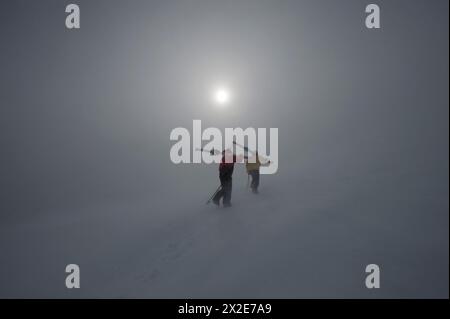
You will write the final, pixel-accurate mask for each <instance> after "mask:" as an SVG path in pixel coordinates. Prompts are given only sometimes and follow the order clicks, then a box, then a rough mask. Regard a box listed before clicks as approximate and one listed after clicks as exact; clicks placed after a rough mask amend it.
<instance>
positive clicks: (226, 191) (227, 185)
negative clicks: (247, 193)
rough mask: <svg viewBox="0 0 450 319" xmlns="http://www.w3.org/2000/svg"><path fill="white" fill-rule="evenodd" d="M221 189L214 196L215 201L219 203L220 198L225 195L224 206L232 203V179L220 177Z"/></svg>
mask: <svg viewBox="0 0 450 319" xmlns="http://www.w3.org/2000/svg"><path fill="white" fill-rule="evenodd" d="M220 185H221V186H222V187H221V189H220V190H219V191H218V192H217V194H216V196H214V198H213V201H214V202H215V203H217V204H218V203H219V202H220V199H221V198H222V197H223V206H230V205H231V189H232V185H233V183H232V179H231V177H230V178H222V177H221V178H220Z"/></svg>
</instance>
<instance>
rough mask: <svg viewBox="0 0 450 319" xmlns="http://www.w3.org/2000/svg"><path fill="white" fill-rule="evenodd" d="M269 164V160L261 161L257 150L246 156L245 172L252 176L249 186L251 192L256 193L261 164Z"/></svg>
mask: <svg viewBox="0 0 450 319" xmlns="http://www.w3.org/2000/svg"><path fill="white" fill-rule="evenodd" d="M269 165H270V161H267V162H265V163H261V161H260V158H259V155H258V152H255V154H254V155H252V156H251V157H248V158H246V160H245V168H246V169H247V174H248V175H249V176H251V177H252V182H251V184H250V188H251V189H252V192H253V194H258V187H259V168H260V167H261V166H269Z"/></svg>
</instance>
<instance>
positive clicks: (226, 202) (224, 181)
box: [212, 149, 244, 207]
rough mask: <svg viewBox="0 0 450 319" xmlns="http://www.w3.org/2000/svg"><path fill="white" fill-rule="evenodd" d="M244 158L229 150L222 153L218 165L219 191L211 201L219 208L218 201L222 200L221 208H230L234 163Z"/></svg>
mask: <svg viewBox="0 0 450 319" xmlns="http://www.w3.org/2000/svg"><path fill="white" fill-rule="evenodd" d="M243 158H244V156H243V155H236V154H234V153H233V152H232V151H231V150H229V149H227V150H224V151H222V160H221V162H220V165H219V179H220V185H221V188H220V190H219V191H218V192H217V193H216V195H215V196H214V197H213V199H212V201H213V203H214V204H216V205H217V206H220V199H222V198H223V207H230V206H231V190H232V184H233V182H232V181H233V180H232V176H233V170H234V163H239V162H241V161H242V159H243Z"/></svg>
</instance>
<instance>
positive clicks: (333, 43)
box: [0, 0, 449, 297]
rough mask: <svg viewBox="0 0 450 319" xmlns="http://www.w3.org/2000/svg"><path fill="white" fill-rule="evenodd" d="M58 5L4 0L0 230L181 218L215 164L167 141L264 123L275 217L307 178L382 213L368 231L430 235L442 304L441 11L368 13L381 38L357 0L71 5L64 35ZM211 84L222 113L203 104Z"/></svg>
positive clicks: (401, 7)
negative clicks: (53, 220)
mask: <svg viewBox="0 0 450 319" xmlns="http://www.w3.org/2000/svg"><path fill="white" fill-rule="evenodd" d="M68 3H69V2H67V3H66V2H65V1H56V0H54V1H48V0H43V1H12V0H11V1H4V2H3V3H2V10H1V11H0V41H1V42H2V45H1V48H2V49H1V51H0V70H1V72H0V87H1V91H0V92H1V94H0V105H1V108H0V112H1V113H0V133H1V134H0V145H1V149H2V152H1V154H2V156H1V158H2V160H1V163H2V165H1V166H0V176H1V179H0V189H1V192H2V200H1V203H0V218H1V219H2V223H6V224H7V223H16V222H20V221H26V220H30V219H36V218H37V219H39V218H40V216H44V215H48V214H50V215H51V214H67V215H70V214H71V213H70V212H71V211H76V210H77V209H78V208H79V209H83V207H88V206H90V205H94V204H98V203H106V202H110V203H115V202H123V201H129V202H132V201H133V200H135V199H140V198H146V199H147V200H148V201H150V202H151V201H152V200H154V202H155V203H159V201H158V200H157V199H159V198H161V197H165V196H168V194H170V197H171V198H174V199H175V201H178V204H179V206H174V207H173V210H169V211H168V212H167V213H168V214H173V215H177V214H179V211H182V210H183V209H184V208H185V207H186V203H189V205H190V204H192V203H193V202H195V201H198V202H200V203H201V204H203V198H204V197H205V196H207V195H208V192H209V191H210V190H211V189H213V188H214V187H215V185H216V184H217V171H216V170H217V167H216V166H208V167H206V166H204V165H196V166H188V165H181V166H175V165H174V164H172V163H171V162H170V158H169V150H170V147H171V145H172V144H171V142H170V140H169V134H170V131H171V130H172V129H173V128H175V127H178V126H183V127H187V128H188V129H190V130H191V126H192V120H193V119H201V120H202V122H203V125H204V127H207V126H214V127H218V128H224V127H243V128H245V127H267V128H269V127H277V128H279V170H278V173H277V175H276V176H273V177H272V181H273V182H274V183H277V184H276V185H278V186H279V188H278V190H279V191H280V192H282V187H283V185H284V186H285V187H286V189H288V190H289V192H293V193H292V196H289V197H286V198H284V197H283V201H282V202H281V206H279V207H277V210H281V211H283V209H286V210H288V209H292V208H294V207H296V205H297V204H298V203H297V202H296V195H295V194H296V190H298V191H300V190H303V191H305V189H306V192H308V189H309V188H308V187H310V186H311V185H307V183H308V181H310V182H312V183H314V185H315V186H314V187H315V188H317V191H324V192H326V191H327V190H329V191H331V192H332V191H333V189H340V190H342V189H343V188H345V190H346V195H345V196H347V197H345V200H346V201H348V206H347V208H346V209H345V211H351V212H354V214H362V213H363V212H362V211H361V207H362V206H364V207H368V210H366V211H364V210H363V211H364V212H368V211H371V210H370V207H372V208H373V207H375V206H373V205H378V204H380V203H381V204H380V205H381V206H380V209H382V210H383V214H384V215H383V217H380V218H381V219H380V221H379V222H380V224H379V225H384V226H380V227H382V228H383V227H390V225H391V222H390V214H396V215H397V216H404V219H402V220H403V222H404V223H405V224H406V225H409V224H408V223H409V222H411V223H415V224H414V225H417V224H422V225H424V226H423V227H425V228H424V229H423V233H422V235H421V236H423V237H433V236H435V237H434V239H435V240H436V242H437V243H439V245H437V246H436V247H435V249H436V251H434V252H433V254H434V255H433V256H435V257H436V258H435V259H433V260H432V261H431V260H429V261H428V262H429V265H428V264H427V265H428V266H429V267H428V266H427V267H428V268H426V270H427V271H429V273H431V272H433V271H436V272H437V276H441V278H442V277H444V278H445V277H446V278H447V280H446V282H447V284H441V286H439V285H438V288H436V289H438V290H437V292H436V291H435V292H436V294H438V295H441V296H442V294H445V293H446V294H447V297H448V176H449V171H448V167H449V165H448V164H449V159H448V154H449V149H448V145H449V140H448V129H449V125H448V118H449V109H448V105H449V96H448V86H449V83H448V82H449V80H448V70H449V64H448V56H449V50H448V10H449V8H448V1H445V0H435V1H425V0H423V1H402V0H398V1H377V3H378V4H379V5H380V7H381V26H382V27H381V29H380V30H368V29H366V28H365V25H364V19H365V16H366V15H365V13H364V9H365V5H366V4H368V3H370V2H367V3H366V2H364V1H359V0H354V1H352V0H345V1H335V0H308V1H297V0H295V1H294V0H277V1H274V0H270V1H269V0H239V1H238V0H229V1H215V0H212V1H211V0H203V1H200V0H189V1H138V0H133V1H115V0H114V1H113V0H108V1H103V0H96V1H83V0H78V1H76V3H77V4H79V5H80V8H81V29H80V30H75V31H69V30H67V29H66V28H65V24H64V21H65V17H66V13H65V12H64V9H65V5H66V4H68ZM222 81H225V82H227V83H229V84H230V87H232V89H233V93H234V94H235V98H234V99H233V102H232V103H231V105H230V106H229V108H228V109H227V110H226V111H224V110H221V111H218V110H217V109H216V108H215V107H214V106H213V105H212V104H211V101H210V99H209V90H210V88H211V86H213V85H215V84H216V83H218V82H222ZM241 173H242V172H241ZM242 175H243V174H242ZM241 178H243V179H245V178H246V177H245V176H244V177H241ZM267 180H268V183H269V180H270V179H269V178H267ZM192 185H197V186H196V187H195V188H194V187H192ZM280 187H281V190H280ZM309 190H310V189H309ZM381 190H384V191H386V192H387V193H389V195H388V196H391V197H389V198H391V201H390V200H388V199H386V198H383V197H382V196H380V197H379V202H377V200H376V196H375V195H374V194H376V193H377V192H381ZM361 192H362V193H361ZM380 194H381V193H380ZM177 198H178V200H177ZM339 200H344V198H342V197H339V199H338V201H339ZM372 201H373V202H372ZM393 201H395V204H394V202H393ZM372 204H373V205H372ZM155 205H156V206H154V207H153V208H154V210H155V211H158V210H159V209H163V208H162V207H160V206H158V205H160V204H155ZM161 205H163V204H161ZM189 207H190V206H189ZM377 207H378V206H377ZM192 209H193V210H195V208H192ZM379 213H380V212H379V211H373V212H371V213H370V214H374V215H376V214H379ZM371 218H375V217H374V216H372V217H371ZM402 218H403V217H402ZM399 223H400V221H399ZM6 224H5V225H6ZM399 225H400V224H399ZM411 225H412V224H411ZM411 227H412V228H414V227H415V226H414V227H413V226H411ZM412 228H411V229H409V228H408V229H398V234H399V236H401V234H404V232H406V233H407V234H408V235H407V236H412V233H411V230H412ZM414 229H415V230H416V228H414ZM16 235H17V236H18V234H14V235H11V236H16ZM25 236H26V235H25ZM11 238H12V237H11ZM14 238H15V237H14ZM445 238H447V240H445ZM6 239H8V238H6ZM393 240H394V241H395V239H393ZM430 240H431V239H430ZM388 244H389V243H383V245H388ZM445 250H446V252H445ZM409 253H410V254H415V252H414V251H411V252H405V254H409ZM428 257H429V256H428ZM428 257H427V258H428ZM445 267H447V271H445V270H443V269H445ZM417 271H418V270H417ZM418 272H419V271H418ZM413 274H414V272H413ZM433 278H434V277H433ZM433 282H434V281H433ZM445 285H447V286H445ZM445 288H447V291H446V292H445ZM436 294H435V295H436ZM392 295H393V296H395V293H393V294H392ZM400 295H401V293H400ZM429 295H433V291H432V288H430V294H429Z"/></svg>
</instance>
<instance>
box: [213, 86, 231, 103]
mask: <svg viewBox="0 0 450 319" xmlns="http://www.w3.org/2000/svg"><path fill="white" fill-rule="evenodd" d="M213 100H214V102H215V103H216V104H218V105H220V106H225V105H227V104H228V103H229V102H230V100H231V93H230V90H228V89H227V88H225V87H220V88H217V89H216V90H215V91H214V93H213Z"/></svg>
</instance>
